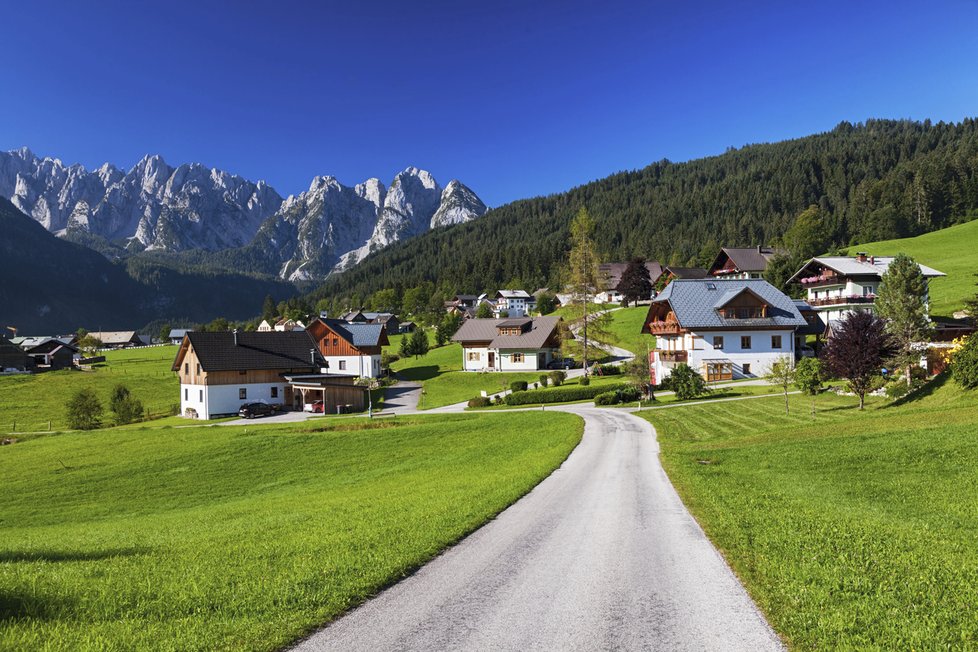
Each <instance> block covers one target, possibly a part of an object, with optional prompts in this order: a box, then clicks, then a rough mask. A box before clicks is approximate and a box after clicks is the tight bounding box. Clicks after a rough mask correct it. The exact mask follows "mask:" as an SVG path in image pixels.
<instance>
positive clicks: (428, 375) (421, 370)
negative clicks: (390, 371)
mask: <svg viewBox="0 0 978 652" xmlns="http://www.w3.org/2000/svg"><path fill="white" fill-rule="evenodd" d="M438 369H439V368H438V365H427V366H424V367H408V368H407V369H402V370H400V371H398V372H397V373H396V376H397V378H398V379H399V380H417V381H422V380H431V379H432V378H434V377H435V376H438V375H439V372H438Z"/></svg>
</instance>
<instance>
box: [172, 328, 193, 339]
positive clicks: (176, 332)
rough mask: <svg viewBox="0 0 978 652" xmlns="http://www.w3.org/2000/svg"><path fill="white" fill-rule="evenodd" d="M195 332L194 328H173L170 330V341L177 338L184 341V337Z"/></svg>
mask: <svg viewBox="0 0 978 652" xmlns="http://www.w3.org/2000/svg"><path fill="white" fill-rule="evenodd" d="M191 331H193V329H192V328H171V329H170V339H171V340H174V339H177V338H180V339H183V336H184V335H186V334H187V333H189V332H191Z"/></svg>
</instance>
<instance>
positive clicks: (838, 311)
mask: <svg viewBox="0 0 978 652" xmlns="http://www.w3.org/2000/svg"><path fill="white" fill-rule="evenodd" d="M893 260H894V258H893V257H892V256H870V255H868V254H865V253H859V254H857V255H856V256H820V257H817V258H812V259H811V260H809V261H808V262H807V263H805V265H804V266H803V267H802V268H801V269H800V270H798V272H797V273H795V275H794V276H793V277H791V279H790V281H789V282H791V281H794V282H797V283H801V286H802V288H804V290H805V292H806V294H807V297H806V300H807V302H808V305H810V306H811V307H812V308H813V309H815V310H816V311H817V312H818V313H819V316H820V317H821V318H822V320H823V321H824V322H825V323H826V324H829V323H831V322H833V321H837V320H839V319H842V318H843V317H845V316H846V315H847V314H848V313H850V312H853V311H856V310H873V304H874V303H875V301H876V292H877V290H879V286H880V283H881V282H882V280H883V274H885V273H886V270H887V269H889V267H890V263H892V262H893ZM920 271H921V272H922V273H923V275H924V280H925V282H926V281H929V280H930V279H932V278H935V277H938V276H944V273H943V272H939V271H937V270H936V269H932V268H930V267H927V266H926V265H920ZM927 302H928V297H927V295H925V296H924V303H925V305H926V304H927Z"/></svg>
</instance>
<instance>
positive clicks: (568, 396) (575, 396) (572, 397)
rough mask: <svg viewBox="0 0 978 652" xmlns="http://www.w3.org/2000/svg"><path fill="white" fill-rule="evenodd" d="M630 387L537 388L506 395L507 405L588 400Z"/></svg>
mask: <svg viewBox="0 0 978 652" xmlns="http://www.w3.org/2000/svg"><path fill="white" fill-rule="evenodd" d="M625 387H630V385H628V383H623V384H621V385H592V386H588V387H581V386H579V385H578V386H576V387H575V386H574V385H568V386H566V387H554V388H552V389H535V390H533V391H532V392H517V393H516V394H509V395H507V396H506V405H539V404H540V403H567V402H568V401H587V400H589V399H592V398H594V397H595V396H597V395H598V394H603V393H605V392H614V391H617V390H621V389H624V388H625Z"/></svg>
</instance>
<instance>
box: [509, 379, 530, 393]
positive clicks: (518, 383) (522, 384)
mask: <svg viewBox="0 0 978 652" xmlns="http://www.w3.org/2000/svg"><path fill="white" fill-rule="evenodd" d="M526 387H527V383H526V381H525V380H514V381H513V382H511V383H510V384H509V389H510V391H513V392H525V391H526Z"/></svg>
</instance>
